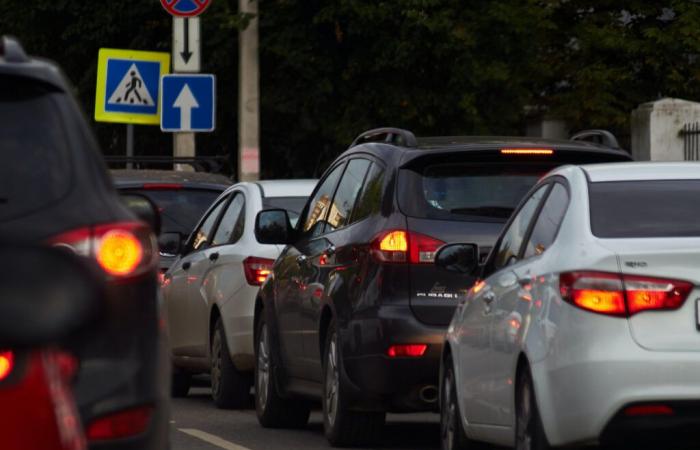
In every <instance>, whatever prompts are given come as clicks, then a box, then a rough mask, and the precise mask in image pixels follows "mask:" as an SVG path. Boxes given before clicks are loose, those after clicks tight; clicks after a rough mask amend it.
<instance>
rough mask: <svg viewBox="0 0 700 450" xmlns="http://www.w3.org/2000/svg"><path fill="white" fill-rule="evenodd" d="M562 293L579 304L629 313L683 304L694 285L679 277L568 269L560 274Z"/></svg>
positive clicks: (604, 311)
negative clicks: (567, 271)
mask: <svg viewBox="0 0 700 450" xmlns="http://www.w3.org/2000/svg"><path fill="white" fill-rule="evenodd" d="M559 286H560V290H561V296H562V298H563V299H564V300H566V301H568V302H569V303H572V304H574V305H575V306H578V307H579V308H582V309H585V310H588V311H592V312H595V313H599V314H605V315H611V316H620V317H629V316H632V315H634V314H637V313H640V312H643V311H659V310H674V309H678V308H680V307H681V306H682V305H683V303H684V302H685V300H686V298H687V297H688V294H690V291H691V290H692V288H693V284H692V283H688V282H686V281H677V280H665V279H659V278H650V277H642V276H636V275H619V274H614V273H606V272H569V273H562V274H561V275H560V277H559Z"/></svg>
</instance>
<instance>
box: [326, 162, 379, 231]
mask: <svg viewBox="0 0 700 450" xmlns="http://www.w3.org/2000/svg"><path fill="white" fill-rule="evenodd" d="M370 164H371V163H370V162H369V161H368V160H366V159H353V160H351V161H350V162H349V163H348V168H347V169H346V170H345V173H344V174H343V179H342V180H341V181H340V184H339V185H338V190H337V191H336V194H335V197H334V198H333V203H331V209H330V212H329V214H328V227H329V229H328V230H327V231H333V230H338V229H340V228H343V227H344V226H346V225H348V224H349V223H350V215H351V214H352V210H353V209H354V208H355V203H356V201H357V195H358V194H359V193H360V189H362V183H364V181H365V175H367V169H369V165H370Z"/></svg>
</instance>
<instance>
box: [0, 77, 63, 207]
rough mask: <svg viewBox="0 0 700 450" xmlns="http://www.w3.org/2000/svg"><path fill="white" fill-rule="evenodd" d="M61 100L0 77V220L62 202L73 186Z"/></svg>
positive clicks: (22, 82)
mask: <svg viewBox="0 0 700 450" xmlns="http://www.w3.org/2000/svg"><path fill="white" fill-rule="evenodd" d="M62 96H63V94H59V93H55V92H50V91H48V90H46V89H44V88H43V87H41V86H37V85H36V83H31V82H28V81H26V80H23V79H19V78H14V77H9V76H0V123H1V124H2V125H0V153H1V154H2V161H3V162H2V163H1V164H0V220H9V219H11V218H13V217H16V216H19V215H22V214H26V213H29V212H32V211H36V210H38V209H41V208H43V207H45V206H47V205H50V204H52V203H53V202H55V201H57V200H59V199H61V198H62V197H63V196H64V195H65V194H66V193H67V192H68V190H69V188H70V186H71V183H72V166H71V155H70V152H69V146H68V142H67V138H66V132H65V130H64V128H63V122H62V118H63V117H64V116H65V114H62V112H61V110H60V108H59V106H58V105H59V103H58V101H60V100H61V97H62Z"/></svg>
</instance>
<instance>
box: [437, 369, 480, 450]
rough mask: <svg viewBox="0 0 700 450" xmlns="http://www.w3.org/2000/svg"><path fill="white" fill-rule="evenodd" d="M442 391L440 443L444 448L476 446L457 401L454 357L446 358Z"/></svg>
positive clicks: (464, 448)
mask: <svg viewBox="0 0 700 450" xmlns="http://www.w3.org/2000/svg"><path fill="white" fill-rule="evenodd" d="M440 386H441V392H440V444H441V447H440V448H441V449H442V450H471V449H473V448H476V445H475V444H474V443H472V442H471V441H470V440H469V439H468V438H467V435H466V433H465V432H464V427H463V426H462V414H461V412H460V410H459V402H458V401H457V398H458V395H457V385H456V383H455V376H454V366H453V365H452V358H449V357H448V358H447V359H446V360H445V367H444V371H443V375H442V383H441V384H440ZM482 448H483V447H482Z"/></svg>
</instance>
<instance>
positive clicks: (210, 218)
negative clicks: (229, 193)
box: [192, 197, 228, 250]
mask: <svg viewBox="0 0 700 450" xmlns="http://www.w3.org/2000/svg"><path fill="white" fill-rule="evenodd" d="M227 198H228V197H226V199H227ZM226 199H223V200H221V201H220V202H219V203H218V204H217V205H216V207H215V208H214V209H213V210H212V211H211V212H210V213H209V215H207V218H206V219H204V222H203V223H202V225H201V226H200V227H199V228H198V229H197V232H196V233H195V235H194V241H193V242H192V250H200V249H202V248H204V247H205V246H207V245H208V243H209V238H210V237H211V232H212V229H213V228H214V225H216V221H217V219H218V218H219V215H220V214H221V210H222V209H224V206H225V205H226Z"/></svg>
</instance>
